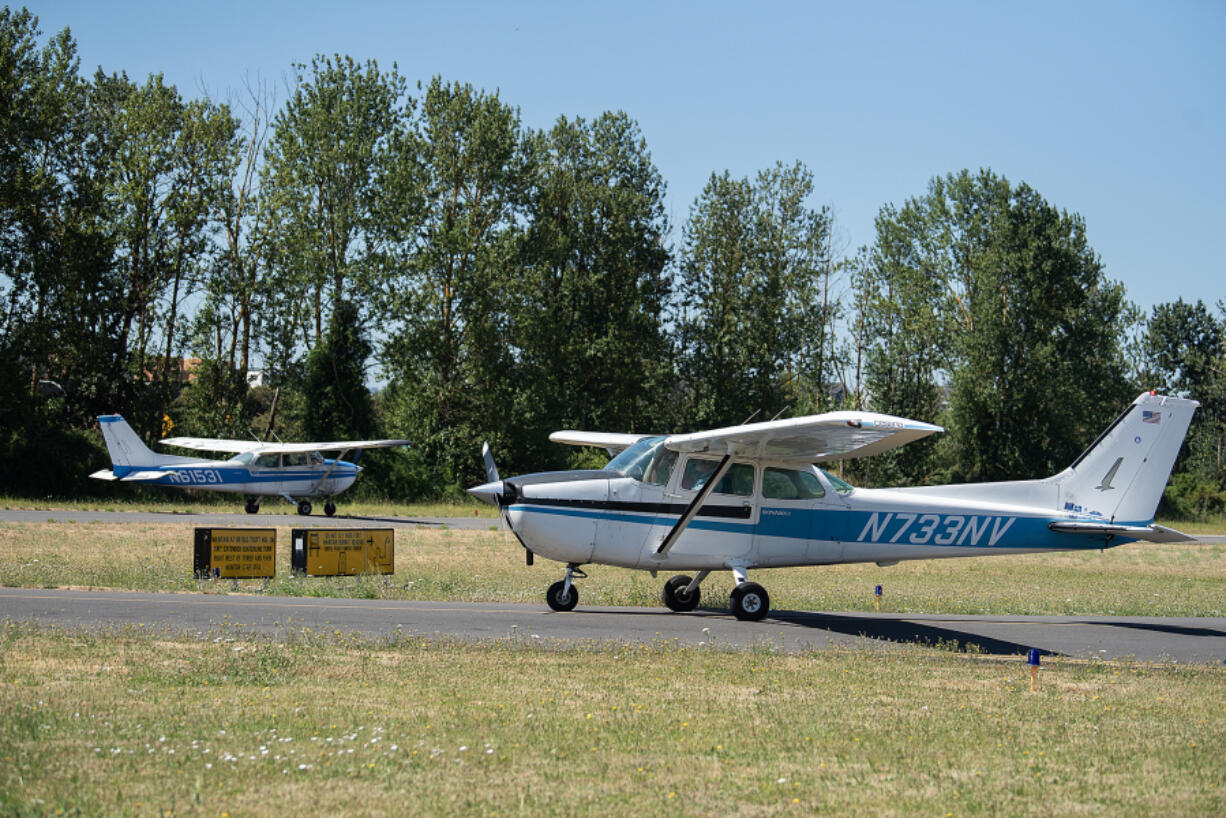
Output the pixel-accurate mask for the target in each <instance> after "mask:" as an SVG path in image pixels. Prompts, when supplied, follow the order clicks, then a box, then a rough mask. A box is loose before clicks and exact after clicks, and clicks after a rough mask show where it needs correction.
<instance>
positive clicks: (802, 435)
mask: <svg viewBox="0 0 1226 818" xmlns="http://www.w3.org/2000/svg"><path fill="white" fill-rule="evenodd" d="M943 431H945V430H944V429H943V428H942V427H940V426H934V425H933V424H931V423H923V422H922V421H918V420H908V419H907V418H900V417H894V416H893V415H881V414H877V413H875V412H854V411H839V412H826V413H824V414H821V415H808V416H806V417H800V418H789V419H787V420H770V421H765V422H762V423H747V424H744V425H741V426H729V427H727V428H724V429H712V430H709V431H705V432H693V433H691V434H684V435H670V436H669V437H667V438H665V440H664V445H665V446H666V447H667V448H669V449H672V450H673V451H678V452H688V453H691V454H693V453H697V452H711V453H713V454H719V455H724V454H731V455H733V456H734V457H743V458H749V459H754V460H784V461H795V462H798V463H821V462H824V461H827V460H849V459H852V458H856V457H869V456H871V455H874V454H880V453H881V452H884V451H888V450H890V449H893V448H896V447H898V446H902V445H903V444H905V443H910V442H911V441H913V440H919V439H920V438H923V437H927V436H928V435H930V434H932V433H934V432H943ZM644 437H649V435H625V434H614V433H606V432H576V431H564V432H554V433H553V434H551V435H550V436H549V439H550V440H552V441H554V442H555V443H569V444H571V445H572V446H602V447H604V448H606V449H608V450H609V452H610V454H617V452H620V451H621V450H622V449H625V448H627V447H628V446H631V445H633V444H634V443H636V442H637V441H639V440H641V439H642V438H644Z"/></svg>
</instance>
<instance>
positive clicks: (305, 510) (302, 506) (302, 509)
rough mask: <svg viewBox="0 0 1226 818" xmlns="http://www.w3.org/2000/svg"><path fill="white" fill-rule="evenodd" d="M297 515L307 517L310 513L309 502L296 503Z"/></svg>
mask: <svg viewBox="0 0 1226 818" xmlns="http://www.w3.org/2000/svg"><path fill="white" fill-rule="evenodd" d="M298 513H299V514H301V515H302V516H303V517H306V516H308V515H309V514H310V513H311V501H310V500H299V501H298Z"/></svg>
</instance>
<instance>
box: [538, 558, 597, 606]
mask: <svg viewBox="0 0 1226 818" xmlns="http://www.w3.org/2000/svg"><path fill="white" fill-rule="evenodd" d="M586 578H587V574H585V573H583V571H582V570H581V569H580V568H579V566H578V565H576V564H575V563H573V562H572V563H570V564H569V565H567V566H566V577H565V578H564V579H560V580H558V581H557V582H555V583H554V584H553V585H550V586H549V590H548V591H546V592H545V602H546V603H547V604H548V605H549V607H550V608H553V609H554V610H555V611H557V612H559V613H565V612H566V611H573V610H574V609H575V606H576V605H578V604H579V589H578V588H576V587H575V586H574V583H573V582H572V580H575V579H586Z"/></svg>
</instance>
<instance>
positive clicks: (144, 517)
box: [0, 509, 498, 531]
mask: <svg viewBox="0 0 1226 818" xmlns="http://www.w3.org/2000/svg"><path fill="white" fill-rule="evenodd" d="M0 522H6V523H66V522H73V523H142V524H147V523H155V524H156V523H166V524H170V525H175V524H181V525H232V526H235V527H247V528H260V527H265V528H266V527H268V526H272V527H274V528H275V527H277V526H286V527H291V528H312V527H318V526H334V527H344V528H348V527H352V526H372V527H373V526H391V527H392V528H421V527H426V528H441V527H442V526H446V527H448V528H463V529H472V530H477V531H482V530H487V529H490V528H497V527H498V521H497V520H492V519H490V518H489V517H375V516H370V517H367V516H361V515H357V514H353V515H350V514H337V515H336V516H335V517H327V516H325V515H323V514H318V513H316V514H311V515H308V516H299V515H298V514H293V513H288V514H268V513H265V512H261V513H260V514H244V513H243V512H241V511H239V512H236V513H226V512H210V513H202V514H195V513H190V514H189V513H183V514H178V513H175V512H171V511H65V510H60V511H56V510H46V509H42V510H38V511H30V510H26V509H21V510H0Z"/></svg>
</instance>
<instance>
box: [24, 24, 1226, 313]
mask: <svg viewBox="0 0 1226 818" xmlns="http://www.w3.org/2000/svg"><path fill="white" fill-rule="evenodd" d="M29 7H30V9H31V10H32V11H33V12H34V13H35V14H37V15H38V17H39V18H40V21H41V26H42V29H43V31H44V33H45V34H47V33H50V32H53V31H58V30H60V29H61V28H63V27H64V26H69V27H70V28H71V29H72V32H73V35H74V36H75V38H76V40H77V42H78V45H79V49H80V56H81V66H82V71H83V72H84V73H87V74H92V72H93V71H94V69H95V68H96V67H98V66H102V67H103V68H104V69H105V70H106V71H108V72H114V71H126V72H127V73H128V75H129V76H131V77H132V78H133V79H137V80H140V79H143V78H144V77H145V76H146V75H148V74H149V73H150V72H159V71H160V72H162V73H163V74H165V76H166V78H167V81H168V82H172V83H174V84H175V85H177V86H179V88H180V90H181V91H182V92H183V93H184V95H186V96H199V95H202V94H203V93H204V92H205V91H207V93H208V94H209V95H210V96H211V97H213V98H214V99H218V100H225V99H227V98H228V97H230V96H236V95H238V93H239V92H241V90H242V88H243V86H244V82H245V78H248V77H250V78H258V79H263V80H270V81H275V82H276V83H277V85H278V86H279V87H280V92H279V99H280V100H281V101H284V99H285V97H286V92H285V90H284V84H283V78H286V77H288V75H289V67H290V65H291V64H292V63H294V62H310V59H311V57H312V56H313V55H315V54H317V53H328V54H331V53H340V54H348V55H350V56H352V57H354V58H355V59H358V60H365V59H367V58H374V59H376V60H378V61H379V63H380V65H381V66H383V67H385V68H386V67H390V65H391V64H392V63H393V62H395V63H397V64H398V66H399V69H400V72H401V74H403V75H404V76H406V77H407V78H408V79H409V80H410V81H411V82H413V81H416V80H422V81H426V80H428V79H429V78H430V77H432V76H434V75H436V74H437V75H441V76H442V77H443V78H444V79H446V80H458V81H464V82H471V83H472V84H473V85H475V86H477V87H479V88H483V89H486V90H494V89H498V90H500V92H501V95H502V98H503V99H504V100H505V101H507V102H509V103H510V104H512V105H515V106H518V107H519V108H520V111H521V115H522V118H523V122H524V124H525V125H527V126H530V127H534V128H543V127H547V126H548V125H550V124H551V123H552V122H553V120H555V119H556V118H557V117H558V116H560V115H563V114H565V115H567V116H576V115H578V116H584V117H592V116H596V115H598V114H599V113H600V112H602V111H605V110H618V109H620V110H624V111H626V112H627V113H628V114H629V115H630V116H632V117H633V118H634V119H636V120H637V121H638V123H639V125H640V126H641V128H642V130H643V133H644V135H645V137H646V139H647V142H648V145H649V147H650V149H651V152H652V155H653V158H654V160H655V163H656V166H657V167H658V168H659V169H660V172H661V174H662V175H663V177H664V179H665V181H666V182H667V183H668V199H667V203H668V209H669V212H670V217H671V219H672V221H673V223H674V227H675V230H676V233H675V235H677V236H679V233H680V225H681V224H682V223H683V222H684V220H685V218H686V215H687V214H688V212H689V208H690V204H691V203H692V202H693V201H694V198H695V197H696V196H697V195H698V193H699V192H700V191H701V189H702V186H703V185H704V183H705V182H706V180H707V178H708V177H709V176H710V174H711V173H712V172H722V171H724V170H725V169H727V170H730V171H731V172H732V173H733V174H734V175H738V176H740V175H750V174H753V173H754V172H756V171H757V170H758V169H760V168H764V167H767V166H769V165H772V164H773V163H774V162H775V161H777V160H782V161H785V162H791V161H794V160H797V159H799V160H801V161H803V162H804V163H805V164H807V165H808V166H809V167H810V168H811V169H812V170H813V172H814V174H815V177H816V184H817V194H816V197H815V201H814V204H817V205H820V204H828V205H830V206H831V207H832V208H833V210H834V212H835V214H836V216H837V218H838V223H839V225H840V229H841V235H842V239H843V244H844V247H845V248H846V249H847V250H848V251H849V252H850V251H854V249H855V248H856V247H858V246H860V245H864V244H868V243H870V242H871V241H872V239H873V218H874V217H875V215H876V214H877V211H878V209H879V208H880V207H881V206H882V205H883V204H885V203H890V202H892V203H896V204H901V203H902V202H903V201H904V200H905V199H907V198H908V197H911V196H917V195H920V194H922V193H923V192H924V190H925V187H926V185H927V183H928V180H929V179H930V178H931V177H933V176H936V175H940V174H944V173H947V172H950V171H955V170H958V169H961V168H971V169H976V168H979V167H990V168H992V169H993V170H995V171H996V172H997V173H999V174H1002V175H1004V176H1006V177H1007V178H1008V179H1009V180H1010V181H1012V182H1015V183H1016V182H1019V181H1025V182H1027V183H1029V184H1030V185H1031V186H1032V187H1034V188H1035V189H1036V190H1038V191H1039V193H1041V194H1042V195H1043V196H1044V197H1045V198H1046V199H1047V200H1048V201H1049V202H1051V203H1052V204H1054V205H1056V206H1058V207H1061V208H1064V209H1066V210H1069V211H1074V212H1077V213H1080V214H1081V215H1082V216H1084V217H1085V220H1086V223H1087V227H1088V231H1089V237H1090V242H1091V244H1092V245H1093V246H1094V248H1095V249H1096V250H1097V251H1098V252H1099V254H1100V255H1101V256H1102V259H1103V262H1104V263H1105V266H1106V269H1107V273H1108V275H1109V276H1110V277H1112V278H1114V279H1117V280H1120V281H1123V282H1124V284H1125V285H1126V286H1127V289H1128V293H1129V296H1130V297H1131V298H1132V299H1133V300H1135V301H1137V302H1138V303H1140V304H1141V305H1142V306H1145V307H1147V308H1148V307H1149V306H1150V305H1152V304H1154V303H1157V302H1161V301H1168V300H1174V299H1175V298H1177V297H1183V298H1184V299H1185V300H1188V299H1190V300H1195V299H1197V298H1202V299H1204V300H1205V301H1206V302H1208V303H1212V302H1215V301H1217V300H1218V299H1221V298H1226V265H1223V262H1222V258H1223V253H1224V252H1226V247H1224V244H1226V242H1224V241H1223V238H1224V236H1226V2H1219V0H1201V1H1200V2H1194V1H1188V0H1182V1H1175V2H1171V1H1170V0H1167V1H1166V2H1148V3H1138V2H1076V1H1073V2H1069V1H1068V0H1065V2H1028V3H1008V4H1006V3H990V2H967V3H953V2H947V3H937V2H925V3H919V2H877V3H851V2H843V3H818V2H808V3H801V2H797V3H787V2H769V1H763V2H754V3H726V2H677V3H667V2H640V1H639V0H619V2H615V3H599V4H597V3H581V2H573V0H572V2H556V3H545V2H540V3H511V2H464V1H463V0H453V1H452V2H429V3H426V2H417V3H412V2H390V0H389V1H387V2H364V1H363V0H351V1H350V2H345V3H341V2H336V3H320V2H311V1H308V0H299V1H298V2H282V0H275V1H267V2H266V1H265V0H248V1H247V2H232V0H217V1H216V2H210V3H176V2H166V0H160V1H159V2H145V0H141V1H140V2H99V0H88V1H86V2H83V1H80V0H54V1H52V0H35V1H34V2H32V3H31V4H30V6H29Z"/></svg>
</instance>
